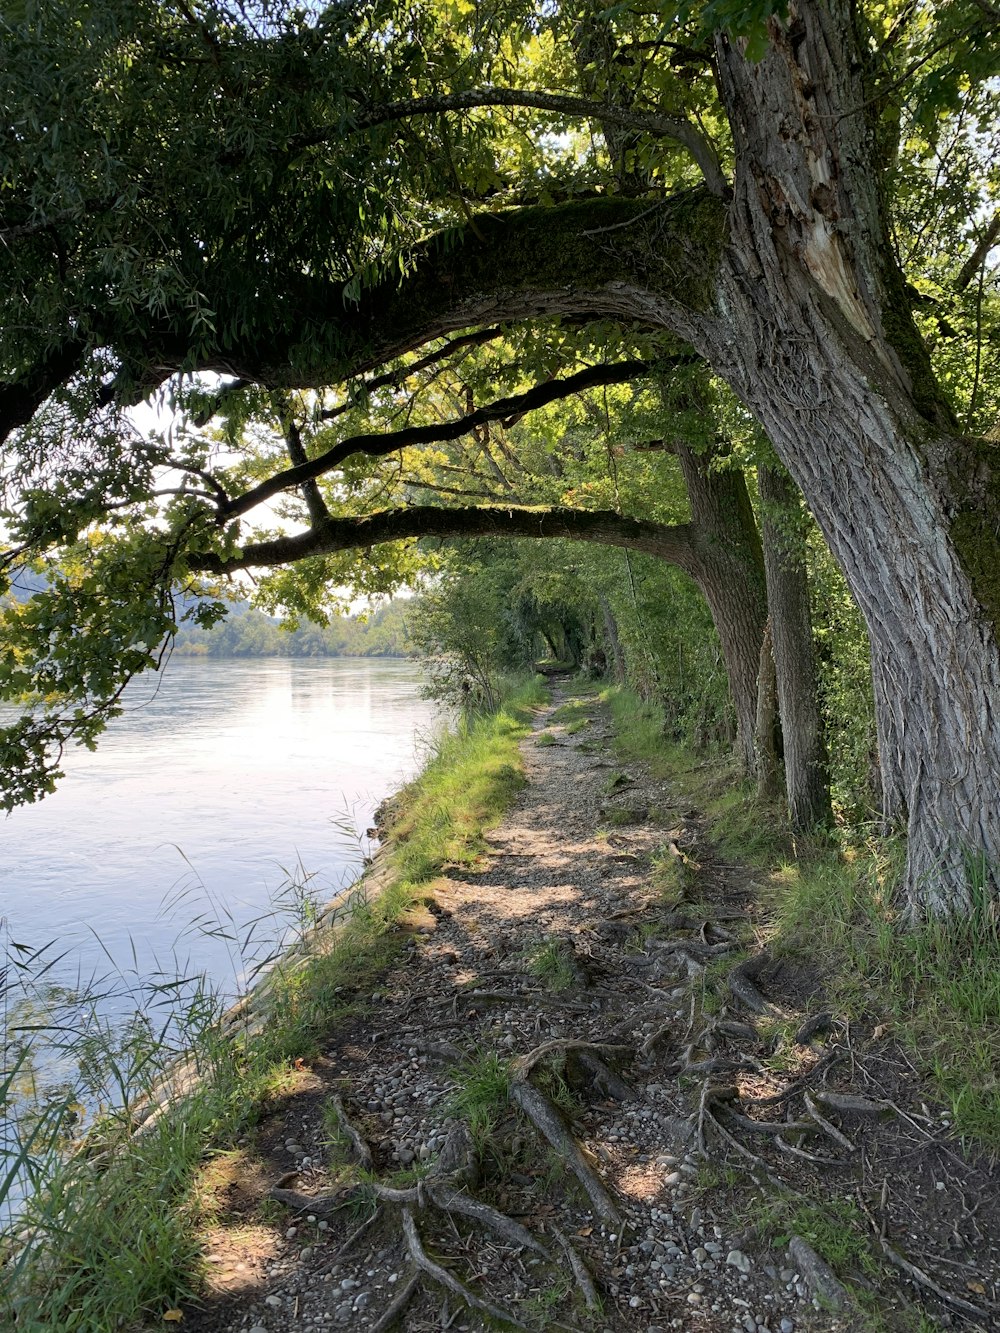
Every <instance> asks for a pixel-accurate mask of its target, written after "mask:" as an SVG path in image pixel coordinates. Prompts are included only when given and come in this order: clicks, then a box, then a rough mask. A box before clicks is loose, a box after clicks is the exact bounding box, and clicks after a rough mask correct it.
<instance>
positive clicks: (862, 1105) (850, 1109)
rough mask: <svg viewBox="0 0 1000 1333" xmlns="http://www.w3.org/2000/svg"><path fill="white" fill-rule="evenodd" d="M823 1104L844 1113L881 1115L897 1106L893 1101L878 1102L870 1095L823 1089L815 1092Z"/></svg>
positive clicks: (817, 1098) (829, 1108)
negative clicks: (857, 1095)
mask: <svg viewBox="0 0 1000 1333" xmlns="http://www.w3.org/2000/svg"><path fill="white" fill-rule="evenodd" d="M814 1095H815V1098H816V1100H817V1101H818V1102H819V1104H820V1105H821V1106H825V1107H826V1108H827V1109H828V1110H830V1111H839V1112H840V1113H841V1114H843V1115H861V1116H869V1115H870V1116H880V1115H885V1114H886V1112H888V1111H892V1110H894V1109H895V1108H894V1107H893V1105H892V1103H891V1102H877V1101H873V1100H872V1099H871V1098H870V1097H855V1096H853V1095H852V1094H850V1093H846V1092H826V1091H825V1090H824V1091H821V1092H817V1093H815V1094H814Z"/></svg>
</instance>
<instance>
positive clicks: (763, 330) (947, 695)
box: [696, 0, 1000, 913]
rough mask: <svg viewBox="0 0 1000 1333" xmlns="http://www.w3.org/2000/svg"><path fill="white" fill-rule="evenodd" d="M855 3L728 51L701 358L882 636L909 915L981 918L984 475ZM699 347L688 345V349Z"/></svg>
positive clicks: (992, 701) (842, 3)
mask: <svg viewBox="0 0 1000 1333" xmlns="http://www.w3.org/2000/svg"><path fill="white" fill-rule="evenodd" d="M855 18H856V16H855V14H854V13H853V12H852V7H851V5H850V4H849V3H848V0H824V3H822V4H821V3H813V2H811V0H809V2H805V0H803V3H800V4H799V5H797V6H793V9H792V11H791V13H790V20H789V23H788V24H787V25H784V24H781V23H778V22H776V21H775V22H772V23H771V25H770V27H771V47H770V50H769V52H768V54H767V56H766V57H765V58H764V59H763V60H761V61H760V62H759V63H757V64H754V63H751V62H749V61H747V60H746V59H745V58H744V56H743V54H742V53H741V51H740V50H739V49H738V47H737V45H736V44H734V43H733V42H731V41H730V40H728V39H727V38H726V37H724V36H723V37H720V38H719V40H718V43H717V55H718V64H719V81H720V88H721V91H722V94H723V97H724V100H725V103H726V105H727V108H728V111H729V117H730V122H731V124H732V127H733V132H734V135H735V140H736V151H737V172H736V180H735V198H734V202H733V206H732V209H731V214H730V226H731V232H730V240H729V244H728V246H727V249H726V256H725V261H724V263H723V264H722V265H721V266H720V271H719V285H718V294H717V300H718V308H719V309H720V310H722V311H724V312H725V314H726V317H727V318H726V321H725V323H726V328H725V337H724V338H720V337H718V335H717V332H716V331H715V330H712V329H710V328H706V333H707V335H708V336H707V337H705V338H704V339H700V340H698V341H700V344H701V350H703V351H704V352H705V354H706V355H707V356H708V357H709V358H710V359H711V361H712V363H713V365H714V366H715V367H716V369H717V370H718V371H719V372H720V373H721V374H723V375H724V376H725V377H726V378H727V379H728V381H729V382H730V384H732V385H733V386H734V388H735V389H736V390H737V392H738V393H740V394H741V396H742V397H743V399H744V401H745V402H747V404H748V405H749V406H750V407H751V408H752V410H753V411H754V413H755V414H756V416H757V417H758V419H759V420H760V421H761V422H762V424H763V425H764V427H765V429H766V430H767V432H768V435H769V437H770V438H771V440H772V442H773V443H774V446H775V448H776V449H777V451H778V453H779V455H780V456H781V458H782V460H783V462H784V463H785V465H786V466H787V468H788V470H789V472H790V473H791V474H792V477H793V478H794V480H795V481H796V482H797V484H798V485H799V487H800V489H801V490H802V492H803V494H804V495H805V497H806V500H807V502H808V504H809V507H810V509H811V510H812V512H813V514H814V515H815V516H816V518H817V521H818V522H819V524H820V526H821V528H822V530H823V533H824V536H825V537H826V539H827V542H828V543H829V545H830V548H831V550H832V552H833V554H834V555H835V557H836V558H837V560H838V562H839V563H840V565H841V568H842V569H843V571H844V573H845V575H846V577H847V580H848V583H849V585H850V587H851V591H852V592H853V594H854V596H855V598H856V600H857V602H858V604H859V606H860V608H861V611H862V613H863V615H864V617H865V621H866V623H867V626H868V631H869V635H870V638H871V645H872V655H873V662H874V668H873V669H874V677H875V688H876V706H877V713H878V723H879V744H880V753H881V760H882V767H883V774H884V777H885V786H886V793H887V796H886V813H887V815H888V816H891V817H896V816H899V817H901V816H903V815H904V814H905V817H906V819H907V823H908V833H909V856H908V864H907V872H906V892H907V896H908V900H909V903H910V906H911V909H913V910H914V911H919V910H922V909H926V910H929V911H931V912H935V913H940V912H947V911H950V910H962V909H968V907H969V906H970V905H971V897H970V879H969V869H970V861H971V862H979V863H980V873H982V872H984V871H985V873H986V874H987V876H988V877H989V879H991V880H992V882H993V884H994V886H995V885H996V878H997V867H998V866H1000V769H998V756H1000V712H998V705H997V701H998V699H1000V651H998V645H997V636H996V620H995V616H996V613H997V610H998V609H1000V608H998V606H997V602H996V597H995V588H994V587H993V586H991V576H990V562H991V560H993V559H994V558H995V551H996V544H995V537H993V536H992V534H991V533H990V530H989V526H988V524H989V515H988V514H987V513H986V512H984V502H986V504H989V502H991V501H994V500H995V494H994V495H991V494H989V492H990V491H991V490H992V489H993V487H994V486H995V483H994V480H993V477H994V469H993V460H992V459H991V458H989V457H988V456H987V454H986V453H985V451H982V450H979V449H977V448H976V446H975V445H973V444H971V443H970V442H968V441H965V440H962V439H960V438H958V436H957V433H956V432H955V431H954V426H953V423H952V422H951V420H950V417H949V415H948V413H947V411H946V410H945V409H944V408H943V407H942V405H941V403H940V400H939V398H938V396H937V392H936V389H935V385H934V381H933V377H932V375H931V372H930V367H929V364H928V362H927V358H926V355H925V352H924V349H923V347H922V346H921V344H920V343H919V340H918V338H917V335H916V333H915V330H914V328H913V324H912V320H911V318H910V314H909V310H908V308H907V305H906V299H905V293H904V290H903V284H902V277H901V274H900V273H899V272H898V270H897V269H896V268H895V267H894V265H893V262H892V260H891V256H890V250H889V246H888V242H887V239H886V232H885V225H884V219H883V216H882V209H881V199H880V196H879V188H878V187H879V182H878V177H877V162H878V156H877V153H876V151H875V147H874V141H873V135H872V130H871V128H870V126H869V124H868V120H867V115H866V108H867V107H868V106H869V105H870V101H869V98H868V89H867V87H866V84H865V82H864V79H863V77H862V74H863V70H864V52H863V49H862V46H861V42H860V40H859V37H858V34H857V32H856V30H855ZM696 345H697V343H696Z"/></svg>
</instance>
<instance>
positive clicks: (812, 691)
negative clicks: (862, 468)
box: [757, 466, 833, 830]
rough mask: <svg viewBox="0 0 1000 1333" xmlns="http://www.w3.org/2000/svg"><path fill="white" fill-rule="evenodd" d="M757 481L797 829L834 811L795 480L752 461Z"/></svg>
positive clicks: (825, 818) (791, 813)
mask: <svg viewBox="0 0 1000 1333" xmlns="http://www.w3.org/2000/svg"><path fill="white" fill-rule="evenodd" d="M757 486H758V489H759V491H760V498H761V525H760V527H761V539H762V541H763V545H764V574H765V577H766V579H767V606H768V611H769V613H770V621H769V623H770V626H771V634H772V638H773V641H774V667H775V674H776V677H777V689H778V707H779V710H780V713H781V735H782V742H783V745H782V748H783V752H784V758H785V789H786V791H787V793H788V816H789V820H790V822H791V825H792V828H793V829H796V830H804V829H810V828H815V827H816V826H818V825H823V826H826V825H828V824H830V823H831V821H832V815H833V812H832V810H831V809H830V782H829V772H828V763H827V754H826V747H825V745H824V743H823V721H822V718H821V716H820V709H819V688H818V687H819V679H818V673H817V669H816V651H815V646H814V644H813V632H812V618H811V616H810V613H809V580H808V574H807V571H806V562H805V555H804V552H803V549H802V514H801V510H800V508H799V501H798V496H797V494H796V491H795V487H794V486H793V484H792V482H791V480H790V479H789V478H788V476H787V475H786V474H785V473H784V472H779V471H778V470H777V469H776V468H771V467H763V466H762V467H759V468H758V469H757Z"/></svg>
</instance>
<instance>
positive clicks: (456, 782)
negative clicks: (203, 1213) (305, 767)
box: [0, 682, 544, 1333]
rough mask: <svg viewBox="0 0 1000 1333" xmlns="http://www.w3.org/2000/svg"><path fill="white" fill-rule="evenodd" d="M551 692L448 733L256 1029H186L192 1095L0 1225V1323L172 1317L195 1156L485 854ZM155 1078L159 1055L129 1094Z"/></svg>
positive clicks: (123, 1121) (190, 1268)
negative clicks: (360, 882) (419, 914)
mask: <svg viewBox="0 0 1000 1333" xmlns="http://www.w3.org/2000/svg"><path fill="white" fill-rule="evenodd" d="M543 697H544V687H543V685H542V684H541V683H540V682H533V683H532V684H530V685H528V686H526V687H523V688H522V689H521V690H520V691H519V692H518V693H517V694H515V695H513V696H512V697H511V698H510V699H509V701H508V703H507V704H506V705H505V706H504V707H503V708H501V709H500V710H499V711H498V712H497V713H494V714H491V715H488V716H485V717H480V718H478V719H476V720H475V721H473V722H471V723H469V724H467V725H464V726H463V727H461V728H460V729H459V731H458V732H457V733H456V734H455V735H453V736H449V737H447V738H445V739H444V740H443V741H442V742H441V743H440V745H439V747H438V750H437V752H436V754H435V755H434V757H433V758H432V759H431V761H430V762H429V763H428V765H427V766H426V768H425V769H424V771H423V773H422V774H421V775H420V776H419V777H418V778H417V779H416V780H415V781H414V782H413V783H411V784H410V785H409V786H408V787H407V788H405V789H404V791H403V792H402V793H401V794H400V796H399V797H398V798H397V799H396V801H395V803H394V804H395V808H396V810H397V811H398V814H397V816H396V818H395V820H394V821H393V824H392V826H391V828H390V849H389V850H388V852H387V854H386V856H387V862H388V873H387V877H386V882H385V887H384V888H383V890H382V892H381V893H380V894H379V896H378V897H377V898H376V899H374V900H373V901H371V902H363V903H361V904H360V905H359V906H358V907H357V908H356V909H355V910H354V912H353V913H352V914H351V916H350V917H349V919H348V920H347V922H346V923H345V924H344V925H343V926H342V927H340V928H338V929H337V930H335V931H330V932H326V933H325V934H324V935H323V936H321V937H319V939H318V940H317V943H316V945H315V947H314V948H313V950H312V951H311V953H310V954H309V955H308V956H307V957H306V958H305V959H304V960H302V959H297V960H296V961H295V962H294V964H289V965H287V966H283V965H281V964H279V965H278V966H277V967H276V968H275V969H274V971H273V972H272V973H271V974H270V976H269V978H268V983H267V989H266V1006H267V1012H266V1021H265V1022H264V1023H263V1026H262V1027H261V1028H260V1029H259V1030H254V1031H253V1032H244V1034H243V1035H242V1036H240V1035H237V1036H234V1037H226V1038H223V1037H222V1036H221V1035H220V1031H219V1027H218V1023H217V1021H212V1022H208V1023H206V1025H205V1026H204V1027H203V1029H202V1030H201V1031H200V1032H199V1033H198V1034H197V1035H196V1036H194V1037H193V1038H192V1052H191V1053H192V1054H193V1057H194V1059H195V1061H196V1062H197V1066H198V1069H199V1071H200V1073H201V1076H202V1077H201V1080H200V1082H199V1084H198V1086H197V1087H196V1088H195V1090H194V1091H193V1092H192V1093H191V1094H190V1095H188V1096H187V1097H185V1098H184V1099H183V1100H182V1101H181V1102H179V1103H178V1104H177V1105H176V1106H175V1107H174V1108H173V1109H172V1110H171V1111H170V1113H169V1114H166V1115H163V1116H161V1117H160V1118H159V1119H157V1120H156V1121H155V1122H154V1123H153V1125H152V1127H151V1128H149V1129H148V1130H147V1131H146V1132H144V1133H141V1134H139V1135H137V1136H136V1135H133V1134H132V1133H131V1126H130V1125H129V1124H128V1123H127V1117H126V1116H125V1115H118V1116H114V1117H111V1118H109V1119H108V1121H107V1122H106V1123H105V1124H104V1125H103V1126H102V1130H101V1133H100V1135H99V1136H95V1143H94V1145H93V1146H94V1147H95V1148H96V1151H92V1152H91V1153H89V1154H87V1155H78V1156H76V1157H74V1158H72V1159H71V1160H69V1161H67V1162H65V1163H64V1164H62V1165H61V1166H60V1167H58V1168H57V1169H56V1170H55V1172H54V1174H53V1175H52V1176H51V1178H50V1179H49V1180H48V1182H47V1183H46V1184H45V1185H44V1186H43V1187H42V1188H40V1189H39V1191H38V1192H37V1193H36V1195H35V1196H34V1197H33V1199H32V1201H31V1203H30V1205H29V1206H28V1209H27V1211H26V1213H25V1214H24V1215H23V1216H22V1218H21V1220H20V1222H19V1223H18V1224H17V1226H16V1228H12V1230H11V1232H10V1233H9V1234H8V1235H7V1236H6V1237H2V1238H0V1263H2V1262H3V1260H4V1258H6V1265H5V1266H4V1267H3V1268H2V1269H0V1325H3V1326H4V1327H15V1326H16V1328H17V1331H18V1333H51V1331H52V1330H56V1329H59V1330H66V1331H67V1333H111V1331H112V1330H118V1329H123V1328H126V1327H135V1326H136V1324H137V1323H141V1322H142V1321H143V1320H144V1319H151V1320H153V1321H156V1322H159V1321H161V1320H163V1319H164V1318H166V1319H167V1320H168V1321H169V1320H170V1319H172V1318H176V1317H177V1315H178V1312H177V1311H176V1306H177V1305H178V1303H179V1302H181V1301H183V1300H184V1299H186V1298H189V1297H191V1296H193V1295H194V1294H195V1292H196V1290H197V1288H198V1276H199V1247H198V1240H197V1222H198V1215H199V1200H198V1196H197V1190H196V1188H195V1180H196V1175H197V1171H198V1167H199V1165H200V1163H201V1162H202V1161H203V1160H204V1158H205V1156H206V1153H208V1152H209V1151H212V1150H215V1149H218V1148H222V1147H226V1146H229V1145H231V1144H232V1143H233V1141H234V1140H235V1138H236V1136H237V1135H238V1134H239V1133H240V1132H241V1130H242V1129H244V1128H245V1127H246V1125H247V1124H248V1123H250V1122H252V1120H253V1119H254V1118H255V1117H256V1116H257V1115H258V1114H259V1113H260V1110H261V1108H262V1107H263V1106H264V1105H266V1103H267V1100H268V1098H269V1097H271V1096H272V1095H274V1094H275V1093H277V1092H278V1091H279V1090H280V1089H281V1087H282V1084H283V1082H284V1081H285V1080H287V1078H288V1077H289V1075H290V1071H291V1069H292V1067H293V1064H294V1061H296V1060H297V1059H302V1058H308V1057H309V1056H310V1055H311V1054H312V1052H313V1051H314V1050H315V1049H316V1048H317V1044H318V1042H319V1041H320V1039H321V1038H322V1037H323V1035H324V1034H325V1033H328V1032H329V1031H330V1030H331V1029H332V1028H333V1027H335V1026H336V1024H337V1023H338V1022H339V1021H343V1020H344V1019H345V1018H347V1017H349V1016H350V1015H351V1014H352V1013H356V1012H357V1011H358V1008H359V998H358V997H359V992H361V991H363V990H365V989H367V990H368V991H370V990H371V988H372V986H373V984H375V983H376V981H377V980H378V978H379V977H381V976H383V975H384V974H385V972H386V970H387V969H388V968H389V967H391V966H392V963H393V961H394V959H395V958H396V955H397V953H398V951H399V950H400V948H401V946H402V932H400V931H398V930H394V926H395V925H396V923H397V922H398V921H399V920H400V918H401V917H402V916H403V915H404V914H405V913H406V911H407V910H408V909H409V908H411V907H412V906H413V905H414V904H415V903H416V902H418V901H419V900H420V899H421V898H422V897H423V896H424V894H425V891H426V885H427V884H428V882H429V881H430V880H432V879H433V878H434V876H435V875H437V874H438V873H439V871H440V870H441V869H442V867H443V866H444V865H446V864H448V863H455V862H458V863H469V862H471V861H474V860H475V859H476V857H478V856H479V855H481V853H482V851H483V850H484V848H485V841H484V833H485V831H486V830H487V829H488V828H490V827H491V826H492V825H494V824H496V823H497V822H499V820H500V818H501V817H502V815H503V813H504V811H505V810H506V809H507V807H508V806H509V804H510V802H511V800H512V799H513V797H514V795H515V794H516V792H517V791H518V790H519V789H520V787H521V786H522V785H523V782H524V778H523V775H522V770H521V761H520V755H519V750H518V742H519V740H520V739H521V737H522V736H523V735H524V734H525V733H526V731H527V724H528V721H529V719H530V711H531V709H532V707H533V706H535V705H537V704H538V703H540V702H541V701H542V698H543ZM217 1017H218V1015H217V1013H216V1014H215V1015H213V1018H215V1019H217ZM163 1068H164V1066H163V1064H161V1066H160V1074H161V1076H162V1072H163ZM156 1082H157V1072H156V1062H155V1060H153V1059H150V1061H148V1062H147V1064H146V1072H145V1078H144V1081H143V1085H142V1086H141V1087H132V1088H130V1089H129V1092H130V1094H131V1097H130V1100H135V1099H139V1098H141V1097H142V1096H144V1095H148V1094H149V1092H150V1091H151V1089H152V1087H153V1086H154V1085H155V1083H156Z"/></svg>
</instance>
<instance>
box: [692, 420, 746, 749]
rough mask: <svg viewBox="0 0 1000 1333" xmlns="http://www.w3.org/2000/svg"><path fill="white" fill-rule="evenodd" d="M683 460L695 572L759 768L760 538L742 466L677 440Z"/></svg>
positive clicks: (741, 737)
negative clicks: (720, 462)
mask: <svg viewBox="0 0 1000 1333" xmlns="http://www.w3.org/2000/svg"><path fill="white" fill-rule="evenodd" d="M676 450H677V460H678V462H679V463H680V467H681V473H682V474H683V477H684V484H685V486H686V488H687V493H688V500H689V502H690V505H691V521H692V524H693V526H694V529H695V531H696V533H697V549H698V555H699V562H698V568H697V569H696V570H695V569H692V571H691V573H692V576H693V577H694V579H695V582H696V583H697V584H698V587H699V588H700V590H701V591H702V593H703V594H704V596H705V600H706V601H707V602H708V605H709V609H710V610H711V612H712V620H713V622H714V624H715V628H716V631H717V632H718V635H719V643H720V645H721V647H722V657H723V661H724V663H725V667H726V676H727V678H728V681H729V689H730V693H731V694H732V696H733V704H734V707H735V709H736V752H737V756H738V758H739V760H740V763H741V766H742V768H743V770H744V772H746V773H748V774H752V773H756V771H757V750H756V745H755V732H756V716H757V671H758V666H759V660H760V646H761V642H762V640H763V637H764V622H765V621H766V620H767V595H766V592H765V587H764V566H763V557H762V554H761V546H760V538H759V536H758V534H757V524H756V522H755V521H754V516H753V509H752V507H751V504H750V497H749V495H748V494H747V487H746V479H745V478H744V475H743V472H742V470H741V469H740V468H713V467H712V463H713V461H715V460H716V458H717V454H716V453H715V452H714V451H712V450H708V451H705V452H702V453H695V452H694V450H692V449H690V448H688V446H687V445H685V444H683V443H682V442H680V441H678V442H677V446H676Z"/></svg>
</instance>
